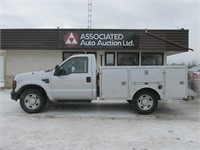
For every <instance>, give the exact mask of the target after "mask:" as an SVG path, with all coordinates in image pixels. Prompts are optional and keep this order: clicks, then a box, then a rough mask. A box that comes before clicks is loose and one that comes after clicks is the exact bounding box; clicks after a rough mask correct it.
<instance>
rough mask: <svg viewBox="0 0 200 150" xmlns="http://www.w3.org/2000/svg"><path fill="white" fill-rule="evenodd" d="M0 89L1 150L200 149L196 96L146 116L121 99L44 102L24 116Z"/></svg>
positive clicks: (199, 105) (164, 104)
mask: <svg viewBox="0 0 200 150" xmlns="http://www.w3.org/2000/svg"><path fill="white" fill-rule="evenodd" d="M9 94H10V90H1V91H0V129H1V130H0V131H1V132H0V149H2V150H27V149H28V150H160V149H162V150H188V149H192V150H199V149H200V99H194V100H189V101H183V100H165V101H164V100H163V101H160V102H159V104H158V108H157V110H156V111H155V112H154V113H152V114H150V115H140V114H137V113H135V112H134V111H133V110H132V108H131V107H130V105H129V104H128V103H127V102H126V101H122V100H119V101H117V100H115V101H113V100H110V101H109V100H108V101H94V102H92V103H91V104H83V103H82V104H81V103H76V104H62V105H61V104H54V105H47V106H46V108H45V109H44V111H43V112H42V113H38V114H27V113H25V112H24V111H23V110H22V109H21V108H20V105H19V102H18V101H17V102H15V101H13V100H11V99H10V95H9Z"/></svg>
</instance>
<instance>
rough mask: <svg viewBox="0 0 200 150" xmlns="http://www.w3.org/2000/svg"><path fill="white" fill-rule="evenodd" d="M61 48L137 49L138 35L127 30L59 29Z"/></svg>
mask: <svg viewBox="0 0 200 150" xmlns="http://www.w3.org/2000/svg"><path fill="white" fill-rule="evenodd" d="M59 36H60V37H59V39H60V44H59V47H60V48H61V49H101V50H105V49H138V48H139V36H138V35H137V34H136V33H135V32H133V31H128V30H124V31H123V30H119V31H118V30H110V31H109V30H92V29H90V30H61V31H60V33H59Z"/></svg>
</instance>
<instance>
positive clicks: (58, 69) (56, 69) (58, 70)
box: [54, 65, 60, 76]
mask: <svg viewBox="0 0 200 150" xmlns="http://www.w3.org/2000/svg"><path fill="white" fill-rule="evenodd" d="M59 73H60V67H59V66H58V65H56V66H55V72H54V76H59V75H60V74H59Z"/></svg>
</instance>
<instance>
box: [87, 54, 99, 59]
mask: <svg viewBox="0 0 200 150" xmlns="http://www.w3.org/2000/svg"><path fill="white" fill-rule="evenodd" d="M87 54H93V55H95V58H96V60H97V52H87Z"/></svg>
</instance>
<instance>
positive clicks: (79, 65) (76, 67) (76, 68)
mask: <svg viewBox="0 0 200 150" xmlns="http://www.w3.org/2000/svg"><path fill="white" fill-rule="evenodd" d="M60 70H61V71H62V75H68V74H71V73H87V72H88V58H87V57H75V58H71V59H69V60H68V61H66V62H65V63H64V64H63V65H62V66H61V67H60Z"/></svg>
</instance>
